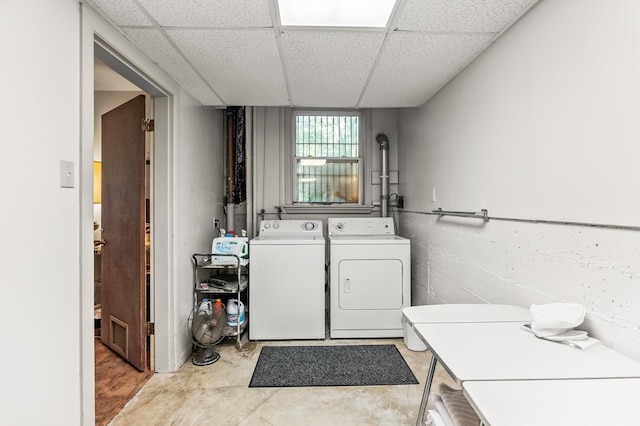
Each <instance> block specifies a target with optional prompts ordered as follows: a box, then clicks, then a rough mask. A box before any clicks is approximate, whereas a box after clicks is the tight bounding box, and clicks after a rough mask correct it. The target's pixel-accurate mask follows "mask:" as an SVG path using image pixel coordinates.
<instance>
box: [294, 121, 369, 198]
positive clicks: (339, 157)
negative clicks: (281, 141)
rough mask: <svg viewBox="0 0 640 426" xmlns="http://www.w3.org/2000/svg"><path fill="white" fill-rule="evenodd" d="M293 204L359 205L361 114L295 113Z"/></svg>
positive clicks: (360, 188) (360, 186) (360, 189)
mask: <svg viewBox="0 0 640 426" xmlns="http://www.w3.org/2000/svg"><path fill="white" fill-rule="evenodd" d="M293 119H294V120H293V122H294V124H293V140H294V150H295V173H294V175H295V182H294V186H295V194H294V203H305V204H359V203H360V202H361V198H362V185H361V182H362V178H361V176H362V157H361V133H362V131H361V125H362V123H361V121H362V120H361V119H360V114H359V113H358V112H333V113H330V112H323V113H309V112H307V111H305V112H294V114H293Z"/></svg>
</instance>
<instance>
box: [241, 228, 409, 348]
mask: <svg viewBox="0 0 640 426" xmlns="http://www.w3.org/2000/svg"><path fill="white" fill-rule="evenodd" d="M328 225H329V226H328V227H329V293H330V295H329V296H330V297H329V299H330V306H329V327H330V335H331V337H332V338H360V337H402V336H403V332H402V309H404V308H406V307H408V306H411V245H410V240H409V239H407V238H403V237H399V236H397V235H396V234H395V227H394V223H393V219H392V218H390V217H378V218H373V217H372V218H330V219H329V221H328ZM252 261H253V257H252Z"/></svg>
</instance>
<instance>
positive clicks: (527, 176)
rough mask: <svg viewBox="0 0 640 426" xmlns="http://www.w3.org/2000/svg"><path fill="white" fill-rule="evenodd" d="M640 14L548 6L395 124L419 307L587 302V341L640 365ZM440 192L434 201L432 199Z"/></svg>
mask: <svg viewBox="0 0 640 426" xmlns="http://www.w3.org/2000/svg"><path fill="white" fill-rule="evenodd" d="M639 20H640V3H638V2H637V1H634V0H616V1H605V0H565V1H548V0H547V1H544V0H543V1H541V2H540V3H539V4H538V5H537V6H535V7H534V8H533V9H532V10H531V11H530V12H529V13H528V14H527V15H526V16H525V17H524V18H522V19H521V20H520V21H519V22H518V23H516V24H515V25H514V26H513V27H511V28H510V29H509V30H508V31H507V32H506V33H505V34H504V35H503V36H502V37H501V38H500V39H498V40H497V41H496V42H495V43H494V44H493V45H492V46H491V47H490V48H489V49H488V50H487V51H486V52H485V53H484V54H482V55H481V56H480V57H479V58H477V59H476V60H475V61H474V62H473V63H472V64H471V65H470V66H469V67H467V68H466V69H465V70H464V71H463V72H462V73H461V74H460V75H459V76H458V77H457V78H456V79H455V80H453V81H452V82H451V83H449V84H448V85H447V86H446V87H445V88H444V89H443V90H442V91H441V92H440V93H438V94H437V95H436V96H435V97H434V98H432V99H431V100H430V101H429V102H428V103H427V104H426V105H424V106H423V107H422V108H421V109H419V110H405V111H403V112H402V113H401V115H400V118H399V135H400V136H399V138H400V156H399V165H400V169H401V170H403V171H405V174H404V176H405V179H402V178H401V190H402V191H403V192H404V193H405V195H406V208H405V210H406V211H407V212H406V213H404V214H403V215H402V225H403V226H402V228H403V229H404V234H405V235H407V236H410V237H411V238H412V250H413V258H414V261H413V294H414V304H424V303H444V302H446V303H451V302H492V303H500V302H502V303H515V304H519V305H523V306H528V305H529V304H531V303H546V302H552V301H564V302H576V303H582V304H583V305H584V306H585V307H586V308H587V310H588V315H587V320H586V324H585V326H586V328H587V329H588V330H589V331H591V333H592V334H593V335H594V336H595V337H597V338H599V339H601V340H603V341H604V342H605V344H607V345H608V346H610V347H614V348H616V349H618V350H620V351H622V352H624V353H626V354H628V355H630V356H632V357H634V358H636V359H639V360H640V338H639V337H640V331H639V330H640V319H639V318H638V315H637V313H638V312H640V256H638V247H640V230H638V229H627V228H622V229H614V228H607V227H589V226H578V225H569V224H562V223H559V224H551V223H535V222H524V221H508V220H495V219H492V220H490V221H489V222H488V223H486V224H483V222H482V221H479V220H477V219H461V218H457V219H456V218H447V219H441V220H437V219H436V216H432V215H424V214H420V213H418V212H430V211H431V210H433V209H435V208H438V207H442V208H443V209H445V210H465V211H477V210H479V209H481V208H486V209H488V211H489V216H491V217H503V218H516V219H527V220H533V221H535V220H540V219H544V220H550V221H559V222H567V221H568V222H574V221H575V222H594V223H598V224H613V225H626V226H629V225H631V226H636V227H637V226H638V225H640V221H638V215H637V212H638V210H639V209H640V191H638V183H637V182H638V172H637V170H638V169H637V159H638V158H640V144H639V143H638V140H639V139H640V120H638V117H640V27H639V26H638V25H637V23H638V22H639ZM433 188H436V200H435V202H431V201H430V194H431V191H432V189H433Z"/></svg>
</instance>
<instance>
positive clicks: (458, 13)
mask: <svg viewBox="0 0 640 426" xmlns="http://www.w3.org/2000/svg"><path fill="white" fill-rule="evenodd" d="M536 1H537V0H429V1H424V0H407V4H406V5H405V7H404V9H403V11H402V14H401V16H400V19H399V20H398V24H397V28H398V29H399V30H407V31H433V32H500V31H501V30H502V29H503V28H505V27H506V26H508V25H510V24H511V23H512V22H514V21H515V20H516V19H517V18H518V17H520V15H522V14H523V13H524V12H525V11H526V10H528V9H529V8H530V7H531V6H532V5H533V4H534V3H536Z"/></svg>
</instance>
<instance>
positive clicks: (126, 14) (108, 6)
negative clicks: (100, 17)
mask: <svg viewBox="0 0 640 426" xmlns="http://www.w3.org/2000/svg"><path fill="white" fill-rule="evenodd" d="M90 3H91V4H93V5H94V6H95V7H96V8H97V9H98V10H99V11H101V12H102V13H103V14H105V15H106V16H108V17H109V19H111V20H112V21H113V22H114V23H115V24H116V25H130V26H140V27H149V26H152V25H153V23H152V22H151V21H150V20H149V19H148V18H147V16H146V15H145V14H144V13H143V12H142V10H140V8H138V6H136V4H135V3H134V2H133V0H91V2H90Z"/></svg>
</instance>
